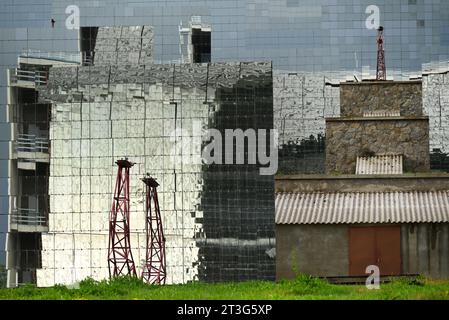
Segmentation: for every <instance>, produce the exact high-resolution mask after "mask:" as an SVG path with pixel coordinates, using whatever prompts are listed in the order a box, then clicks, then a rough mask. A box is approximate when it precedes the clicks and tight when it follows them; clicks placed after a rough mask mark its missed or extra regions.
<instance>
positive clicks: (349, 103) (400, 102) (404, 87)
mask: <svg viewBox="0 0 449 320" xmlns="http://www.w3.org/2000/svg"><path fill="white" fill-rule="evenodd" d="M340 90H341V91H340V108H341V109H340V111H341V116H342V117H361V116H363V113H364V112H369V111H397V112H400V115H401V116H421V115H422V84H421V81H407V82H402V81H398V82H389V81H382V82H371V81H370V82H357V83H354V82H352V83H341V84H340Z"/></svg>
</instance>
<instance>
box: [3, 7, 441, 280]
mask: <svg viewBox="0 0 449 320" xmlns="http://www.w3.org/2000/svg"><path fill="white" fill-rule="evenodd" d="M71 5H76V6H78V8H79V18H80V26H119V25H124V26H138V25H150V26H152V27H153V30H152V32H153V34H154V41H153V44H152V46H153V47H152V52H153V56H152V60H153V62H154V63H157V64H162V63H164V64H169V63H179V62H181V61H182V54H181V52H182V48H181V46H180V39H181V37H180V26H183V27H184V26H187V25H188V24H189V21H192V19H193V18H192V17H195V19H196V20H198V19H199V20H200V21H201V23H203V24H207V25H209V26H210V27H211V61H212V62H231V61H232V62H241V61H272V67H273V72H274V76H273V109H274V110H273V119H272V121H273V125H274V127H275V128H277V129H278V130H279V135H280V145H281V146H283V148H282V149H281V150H280V157H281V163H280V170H282V171H283V172H292V173H295V172H320V171H322V165H321V163H323V150H324V147H323V142H322V140H321V139H322V136H323V134H324V117H326V116H332V115H338V114H337V111H336V110H338V107H339V96H338V88H337V89H335V88H333V87H332V86H331V85H329V84H328V83H327V81H331V82H332V81H333V80H335V79H337V80H338V79H342V78H346V77H352V78H353V76H354V74H356V75H358V76H361V77H369V76H372V75H373V74H374V73H375V69H376V30H374V29H368V28H367V23H368V25H369V23H370V21H371V17H372V15H373V14H375V13H376V10H377V9H376V8H374V9H373V7H372V6H376V7H377V8H378V9H379V18H380V21H379V22H380V24H381V25H383V26H384V27H385V39H386V65H387V75H388V76H389V77H393V78H394V79H408V78H409V77H410V76H411V75H412V76H413V75H421V72H422V70H423V69H425V70H432V69H434V70H437V69H438V68H440V67H441V66H447V61H448V60H449V3H448V2H446V1H441V0H429V1H424V0H377V1H371V0H369V1H366V0H362V1H356V0H338V1H337V0H274V1H268V0H247V1H226V0H219V1H187V0H186V1H119V0H115V1H102V0H98V1H76V2H73V1H50V0H36V1H29V0H9V1H8V0H4V1H1V4H0V151H1V152H0V155H1V156H0V264H4V260H5V258H6V257H5V250H4V248H5V238H6V231H7V213H8V210H9V206H10V200H9V197H8V193H9V191H8V179H9V177H10V176H11V174H12V173H11V170H12V168H8V159H9V154H8V153H9V152H8V150H9V146H10V144H12V141H11V139H10V133H11V128H10V125H9V124H8V123H7V122H6V120H7V115H8V112H9V111H7V110H9V109H8V108H9V107H8V106H7V104H8V100H7V76H6V69H7V68H14V67H16V66H17V57H18V55H19V54H21V53H26V52H28V53H29V52H33V53H35V54H36V53H38V54H42V55H45V54H46V53H48V52H50V53H51V54H52V55H60V56H64V57H66V58H67V57H68V56H70V55H73V56H74V57H76V56H77V55H78V54H79V51H80V34H79V30H77V29H73V30H71V29H69V28H67V25H66V24H67V23H68V25H69V26H70V21H71V20H70V19H69V21H68V22H67V21H66V20H67V19H68V18H69V17H70V15H71V12H72V11H70V10H68V12H69V13H66V9H67V8H68V7H69V6H71ZM373 10H374V11H373ZM367 12H368V13H367ZM51 19H54V21H55V23H54V27H52V24H51ZM367 20H368V22H367ZM277 74H279V75H278V76H277ZM446 78H447V77H446V75H436V76H429V77H428V78H425V79H424V81H423V96H424V112H425V113H426V114H428V115H430V117H431V119H430V131H431V133H430V140H431V141H430V144H431V149H433V148H436V149H440V150H441V151H442V152H447V151H449V150H448V146H447V142H446V141H447V138H448V137H447V136H446V132H447V131H448V130H447V129H448V125H447V120H446V117H447V116H448V114H447V113H448V112H449V111H447V110H449V105H448V103H447V101H448V98H447V96H446V94H445V92H446V91H447V90H446V89H447V85H446V84H447V83H448V82H447V79H446ZM227 94H229V93H228V92H224V93H223V95H224V96H226V95H227ZM437 100H438V101H439V102H438V103H437V102H435V101H437ZM9 116H11V115H9ZM41 120H42V119H40V120H39V121H38V120H36V121H37V122H40V121H41ZM41 122H43V123H45V121H44V120H42V121H41ZM239 125H240V124H239ZM310 136H313V137H312V138H311V137H310ZM304 139H305V140H304ZM301 150H312V152H308V153H304V152H302V151H301ZM283 157H284V160H282V158H283ZM433 159H434V163H435V164H440V165H441V164H442V163H443V164H444V163H445V162H444V161H446V160H444V157H443V158H440V156H439V155H438V154H437V155H436V156H435V155H434V156H433ZM431 161H432V157H431ZM441 166H442V168H443V169H444V168H445V167H444V165H441ZM23 179H25V177H24V178H23ZM30 192H31V191H30ZM248 197H250V199H251V200H248V201H249V203H250V202H251V201H257V195H251V196H249V195H248ZM214 201H218V200H216V199H211V200H210V202H209V203H210V204H212V203H214ZM217 203H219V202H217ZM220 206H222V204H220ZM248 206H249V204H248ZM238 207H239V208H245V206H241V205H239V206H238ZM241 210H243V209H241ZM244 212H245V210H243V212H242V214H244ZM211 217H212V216H211ZM211 219H212V218H211ZM242 232H243V231H242ZM248 232H249V231H248ZM28 242H33V241H31V240H30V241H28V239H24V243H28ZM33 245H35V244H33ZM26 248H28V247H26ZM29 248H31V249H26V250H31V251H34V250H35V247H33V246H32V247H29ZM204 250H206V248H204ZM214 254H219V253H214ZM220 254H224V255H228V253H220ZM238 256H244V253H242V254H238ZM214 272H218V271H214ZM0 273H1V271H0Z"/></svg>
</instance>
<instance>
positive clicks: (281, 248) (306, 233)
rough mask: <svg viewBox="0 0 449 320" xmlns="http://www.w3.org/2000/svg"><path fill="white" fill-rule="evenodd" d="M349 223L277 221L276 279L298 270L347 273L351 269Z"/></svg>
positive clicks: (320, 272)
mask: <svg viewBox="0 0 449 320" xmlns="http://www.w3.org/2000/svg"><path fill="white" fill-rule="evenodd" d="M347 242H348V231H347V227H342V226H337V225H280V224H278V225H276V279H282V278H293V277H294V276H295V272H301V273H306V274H310V275H314V276H329V275H346V274H347V273H348V270H349V261H348V254H349V253H348V245H347Z"/></svg>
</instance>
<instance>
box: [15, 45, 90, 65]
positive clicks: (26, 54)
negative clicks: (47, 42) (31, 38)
mask: <svg viewBox="0 0 449 320" xmlns="http://www.w3.org/2000/svg"><path fill="white" fill-rule="evenodd" d="M20 57H22V58H35V59H48V60H56V61H62V62H73V63H78V64H79V63H81V59H82V57H81V52H76V53H68V52H63V51H59V52H48V51H41V50H35V49H28V50H25V51H23V52H22V53H21V54H20Z"/></svg>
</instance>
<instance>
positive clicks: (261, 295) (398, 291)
mask: <svg viewBox="0 0 449 320" xmlns="http://www.w3.org/2000/svg"><path fill="white" fill-rule="evenodd" d="M0 299H46V300H48V299H164V300H176V299H187V300H190V299H192V300H196V299H198V300H199V299H203V300H209V299H224V300H231V299H236V300H252V299H261V300H268V299H275V300H280V299H292V300H293V299H345V300H346V299H383V300H391V299H401V300H402V299H435V300H441V299H445V300H449V281H431V280H428V279H425V278H418V279H417V280H397V281H394V282H391V283H388V284H381V286H380V289H379V290H369V289H367V288H366V287H365V286H364V285H332V284H328V283H327V282H326V281H324V280H321V279H316V278H311V277H308V276H304V275H300V276H298V277H297V279H295V280H291V281H281V282H277V283H274V282H268V281H249V282H239V283H220V284H205V283H191V284H184V285H166V286H149V285H145V284H143V283H142V282H141V281H140V280H138V279H130V278H118V279H114V280H112V281H102V282H96V281H93V280H91V279H87V280H85V281H82V282H81V283H80V284H79V286H77V288H67V287H65V286H55V287H52V288H35V287H33V286H31V285H28V286H23V287H20V288H16V289H0Z"/></svg>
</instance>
